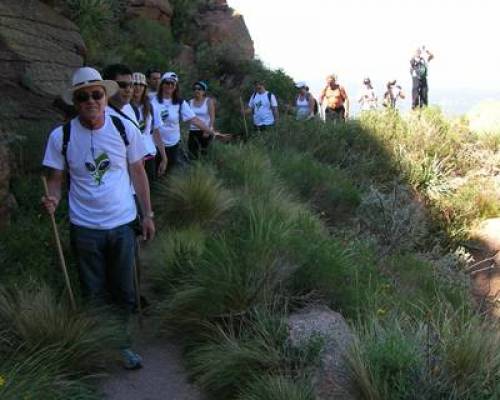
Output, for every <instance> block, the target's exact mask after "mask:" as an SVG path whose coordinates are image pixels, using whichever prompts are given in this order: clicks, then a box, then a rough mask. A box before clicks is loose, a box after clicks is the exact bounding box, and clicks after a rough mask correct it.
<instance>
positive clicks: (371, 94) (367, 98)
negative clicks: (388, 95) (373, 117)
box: [358, 78, 377, 111]
mask: <svg viewBox="0 0 500 400" xmlns="http://www.w3.org/2000/svg"><path fill="white" fill-rule="evenodd" d="M358 102H359V104H361V111H370V110H376V109H377V95H376V94H375V90H373V86H372V82H371V80H370V78H365V79H364V80H363V89H362V90H361V96H360V98H359V100H358Z"/></svg>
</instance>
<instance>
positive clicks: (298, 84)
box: [295, 81, 307, 89]
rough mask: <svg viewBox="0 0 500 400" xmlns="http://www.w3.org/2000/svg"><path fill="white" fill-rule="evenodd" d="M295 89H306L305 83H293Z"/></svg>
mask: <svg viewBox="0 0 500 400" xmlns="http://www.w3.org/2000/svg"><path fill="white" fill-rule="evenodd" d="M295 87H296V88H297V89H300V88H303V87H307V83H305V82H304V81H300V82H296V83H295Z"/></svg>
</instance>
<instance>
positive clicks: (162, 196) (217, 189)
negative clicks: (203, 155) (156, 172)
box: [155, 164, 234, 226]
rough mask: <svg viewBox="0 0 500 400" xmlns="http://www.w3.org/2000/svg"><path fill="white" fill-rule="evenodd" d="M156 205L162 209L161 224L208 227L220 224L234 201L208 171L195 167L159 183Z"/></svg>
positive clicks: (206, 168) (199, 166) (198, 166)
mask: <svg viewBox="0 0 500 400" xmlns="http://www.w3.org/2000/svg"><path fill="white" fill-rule="evenodd" d="M155 202H156V204H157V207H156V209H158V210H164V211H162V212H161V214H160V217H162V222H163V224H164V225H167V224H177V225H189V224H200V225H206V226H209V225H213V224H217V223H219V222H220V219H221V218H222V217H223V215H224V214H225V213H226V212H227V211H228V210H229V209H230V208H231V206H232V205H233V203H234V199H233V197H232V195H231V193H230V192H229V191H228V190H226V189H224V188H223V186H222V184H221V182H220V181H219V180H218V179H217V178H216V177H215V174H214V173H213V171H212V170H211V169H210V168H208V167H207V166H203V165H202V164H196V165H195V166H193V167H191V168H190V169H189V170H187V171H185V170H181V171H178V172H177V173H175V174H173V175H172V176H170V177H169V180H168V181H167V183H163V182H162V183H159V184H158V186H157V192H156V196H155Z"/></svg>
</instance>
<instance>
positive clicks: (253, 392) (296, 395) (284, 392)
mask: <svg viewBox="0 0 500 400" xmlns="http://www.w3.org/2000/svg"><path fill="white" fill-rule="evenodd" d="M314 398H315V397H314V395H313V392H312V389H311V385H310V384H309V383H308V382H307V381H300V380H299V381H294V380H292V379H290V378H288V377H286V376H281V375H277V376H263V377H261V378H258V379H256V380H254V381H253V382H251V383H250V384H248V385H247V387H245V388H244V389H243V390H242V392H241V393H240V395H239V396H238V398H237V399H238V400H314Z"/></svg>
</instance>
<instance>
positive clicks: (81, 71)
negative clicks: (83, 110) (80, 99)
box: [61, 67, 118, 105]
mask: <svg viewBox="0 0 500 400" xmlns="http://www.w3.org/2000/svg"><path fill="white" fill-rule="evenodd" d="M89 86H101V87H103V88H104V90H105V91H106V95H107V96H108V97H111V96H113V95H114V94H115V93H116V92H117V91H118V84H117V83H116V82H115V81H108V80H104V79H102V76H101V74H100V73H99V72H98V71H97V70H95V69H94V68H90V67H82V68H78V69H77V70H76V71H75V72H74V73H73V77H72V79H71V87H70V88H69V89H66V91H65V92H64V93H63V94H62V96H61V97H62V99H63V100H64V101H65V102H66V103H68V104H70V105H73V94H74V93H75V92H76V91H77V90H80V89H83V88H86V87H89Z"/></svg>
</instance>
